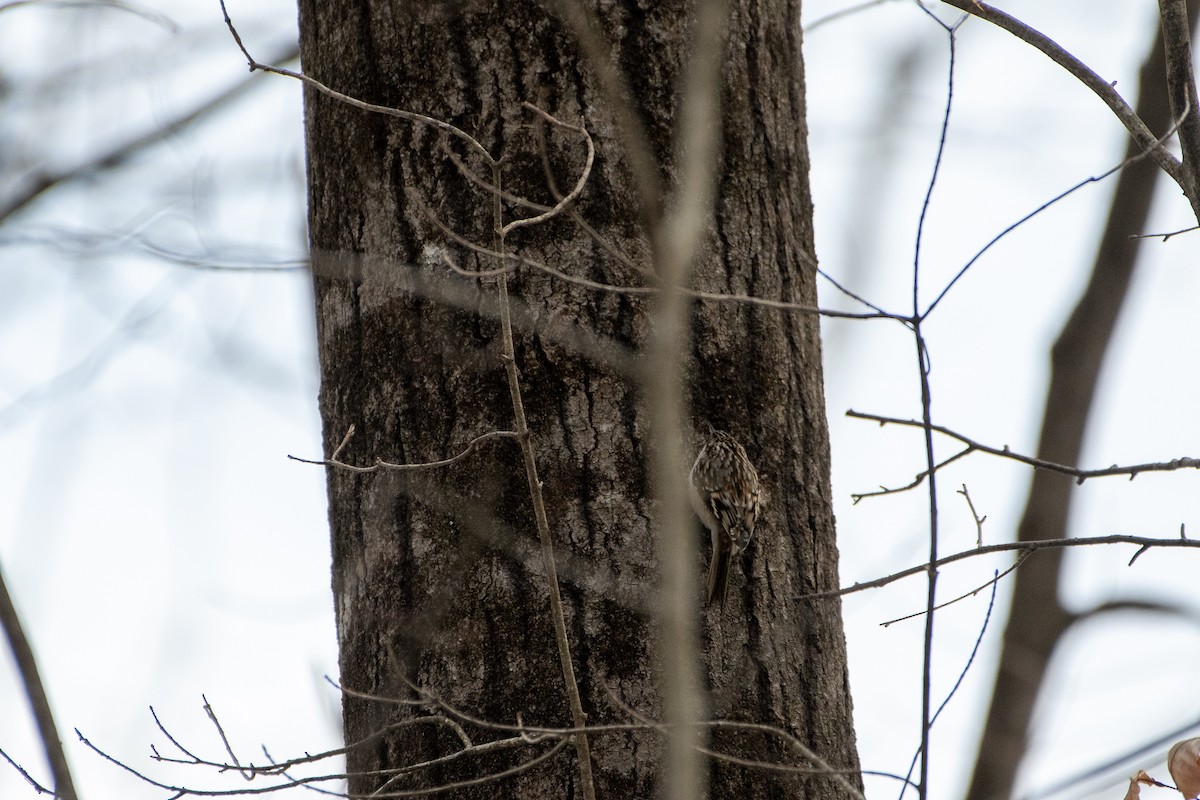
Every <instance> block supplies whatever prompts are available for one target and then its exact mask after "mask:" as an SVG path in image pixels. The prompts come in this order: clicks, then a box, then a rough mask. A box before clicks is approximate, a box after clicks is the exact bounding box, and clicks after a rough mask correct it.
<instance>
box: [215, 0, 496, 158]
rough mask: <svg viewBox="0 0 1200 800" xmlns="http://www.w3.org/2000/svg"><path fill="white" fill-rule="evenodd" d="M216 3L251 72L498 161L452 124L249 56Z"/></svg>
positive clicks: (223, 6) (238, 36) (472, 138)
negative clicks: (426, 130)
mask: <svg viewBox="0 0 1200 800" xmlns="http://www.w3.org/2000/svg"><path fill="white" fill-rule="evenodd" d="M219 2H220V4H221V13H222V14H223V15H224V17H225V26H226V27H227V28H229V33H230V35H232V36H233V40H234V42H236V43H237V46H238V49H239V50H241V51H242V55H243V56H245V57H246V62H247V63H248V64H249V65H250V71H251V72H254V71H255V70H260V71H262V72H269V73H272V74H274V75H282V76H283V77H285V78H294V79H295V80H298V81H300V82H301V83H303V84H304V85H305V86H308V87H311V88H313V89H315V90H317V91H318V92H320V93H321V94H323V95H325V96H326V97H331V98H333V99H334V100H337V101H338V102H340V103H345V104H346V105H348V106H353V107H354V108H358V109H361V110H363V111H370V112H372V113H374V114H383V115H384V116H388V117H395V118H397V119H403V120H407V121H408V122H416V123H419V124H421V125H428V126H429V127H431V128H436V129H437V130H439V131H441V132H442V133H446V134H449V135H450V136H454V137H455V138H457V139H459V140H460V141H462V142H464V143H466V145H467V146H468V147H470V148H471V149H472V150H474V151H475V152H476V153H478V154H479V155H480V156H482V157H483V159H484V161H486V162H487V163H488V165H489V166H492V167H495V166H496V165H497V163H498V162H497V161H496V159H494V158H493V157H492V154H491V153H489V152H488V150H487V148H486V147H484V146H483V145H482V144H480V143H479V140H478V139H476V138H475V137H474V136H472V135H471V134H469V133H467V132H466V131H464V130H463V129H462V128H459V127H458V126H456V125H451V124H450V123H449V122H446V121H444V120H440V119H436V118H434V117H430V116H426V115H425V114H417V113H415V112H413V111H403V110H401V109H399V108H392V107H391V106H381V105H377V104H376V103H367V102H364V101H362V100H359V99H358V98H355V97H351V96H350V95H348V94H343V93H341V92H339V91H337V90H336V89H331V88H330V87H328V86H326V85H325V84H323V83H321V82H320V81H318V80H316V79H315V78H311V77H309V76H308V75H305V74H303V73H300V72H293V71H292V70H290V69H283V68H282V67H273V66H271V65H270V64H263V63H262V62H260V61H255V60H254V56H252V55H250V51H249V50H247V49H246V45H244V44H243V43H242V37H241V34H239V33H238V31H237V28H235V27H234V25H233V20H231V19H230V18H229V12H228V11H226V10H225V0H219Z"/></svg>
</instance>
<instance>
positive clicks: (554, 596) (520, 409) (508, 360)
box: [492, 115, 596, 800]
mask: <svg viewBox="0 0 1200 800" xmlns="http://www.w3.org/2000/svg"><path fill="white" fill-rule="evenodd" d="M546 116H548V115H546ZM551 119H552V118H551ZM588 144H589V153H590V152H591V151H590V145H591V138H590V137H589V138H588ZM590 167H591V159H590V157H589V160H588V164H587V168H588V169H590ZM585 174H586V171H585ZM492 182H493V183H494V184H495V185H496V186H497V187H502V186H503V185H504V184H503V179H502V175H501V171H500V165H499V164H495V165H493V166H492ZM576 188H577V189H580V190H582V184H579V185H577V187H576ZM565 205H566V202H565V200H564V201H563V202H560V203H559V204H558V206H556V209H558V210H561V209H562V208H563V207H564V206H565ZM492 213H493V225H494V230H495V232H496V244H495V248H496V251H497V252H499V253H503V252H504V250H505V247H504V236H505V233H506V232H507V231H508V228H507V227H506V226H505V225H504V211H503V208H502V206H501V204H500V195H499V194H496V195H493V202H492ZM550 213H551V212H547V214H550ZM553 213H557V211H554V212H553ZM542 216H543V217H544V218H545V217H546V215H542ZM497 288H498V291H499V298H500V337H501V346H502V348H503V353H504V358H503V360H504V371H505V374H506V375H507V376H508V395H509V400H510V402H511V404H512V411H513V422H514V427H515V428H516V434H517V441H518V442H519V443H520V445H521V455H522V457H523V460H524V462H525V478H526V482H527V483H528V484H529V495H530V499H531V501H532V503H533V516H534V521H535V523H536V526H537V533H538V541H539V542H540V543H541V549H542V567H543V569H545V571H546V584H547V586H546V589H547V592H548V594H549V595H550V616H551V622H552V623H553V625H554V640H555V643H556V644H557V647H558V659H559V666H560V668H561V669H562V676H563V685H564V687H565V689H566V693H567V703H568V705H569V706H570V709H571V718H572V721H573V722H574V723H575V727H577V728H582V727H584V726H585V725H586V724H587V714H586V713H585V712H584V710H583V700H582V698H581V697H580V694H579V682H578V681H577V680H576V678H575V667H574V665H573V663H572V658H571V642H570V640H569V639H568V638H567V623H566V613H565V612H564V611H563V604H562V593H561V590H560V589H559V586H558V566H557V565H556V564H555V561H554V540H553V538H552V537H551V534H550V522H549V519H548V517H547V515H546V504H545V501H544V499H543V497H542V481H541V479H540V478H539V477H538V468H537V457H536V455H535V453H534V451H533V436H532V434H531V432H530V430H529V424H528V422H527V421H526V419H525V400H524V398H523V397H522V393H521V375H520V370H518V369H517V354H516V345H515V343H514V339H513V326H512V315H511V313H510V311H509V304H508V276H507V275H503V274H502V275H500V277H499V279H498V280H497ZM571 741H572V743H573V744H574V745H575V754H576V756H577V758H578V761H579V776H580V784H581V786H582V790H583V795H584V798H586V800H596V788H595V785H594V781H593V779H592V756H591V748H590V746H589V744H588V737H587V734H586V733H578V734H575V735H574V736H572V737H571ZM562 744H565V741H564V742H563V743H562Z"/></svg>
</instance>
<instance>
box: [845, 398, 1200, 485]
mask: <svg viewBox="0 0 1200 800" xmlns="http://www.w3.org/2000/svg"><path fill="white" fill-rule="evenodd" d="M846 416H847V417H853V418H855V419H866V420H872V421H874V422H878V423H879V424H880V425H889V424H890V425H903V426H906V427H910V428H922V429H924V428H928V429H929V430H931V431H935V432H937V433H940V434H943V435H945V436H949V437H950V438H952V439H957V440H958V441H960V442H962V443H963V444H965V445H966V446H967V449H966V450H963V451H962V452H960V453H958V454H957V455H955V456H953V457H951V458H949V459H947V460H946V461H943V462H941V463H940V464H938V465H936V467H935V468H934V472H936V471H937V470H938V469H940V468H941V467H943V466H945V465H946V464H948V463H950V462H951V461H956V460H958V459H959V458H962V457H963V456H965V455H968V454H969V453H973V452H979V453H988V454H989V455H994V456H1000V457H1001V458H1007V459H1011V460H1012V461H1017V462H1020V463H1022V464H1028V465H1029V466H1031V467H1034V468H1036V469H1044V470H1049V471H1050V472H1059V473H1062V474H1063V475H1070V476H1071V477H1073V478H1075V482H1076V483H1083V482H1084V481H1086V480H1087V479H1088V478H1106V477H1109V476H1112V475H1128V476H1129V478H1130V480H1132V479H1133V478H1136V477H1137V476H1138V475H1139V474H1140V473H1143V472H1175V471H1177V470H1181V469H1200V458H1192V457H1182V458H1175V459H1172V460H1170V461H1155V462H1151V463H1147V464H1132V465H1129V466H1120V465H1117V464H1113V465H1112V466H1111V467H1104V468H1102V469H1079V468H1078V467H1069V466H1067V465H1066V464H1057V463H1055V462H1053V461H1047V460H1045V459H1043V458H1036V457H1034V456H1026V455H1022V454H1020V453H1014V452H1013V451H1012V450H1009V449H1008V446H1007V445H1005V446H1004V447H992V446H990V445H986V444H981V443H980V442H977V441H975V440H974V439H971V438H970V437H968V436H964V435H963V434H961V433H958V432H957V431H953V430H950V429H949V428H947V427H944V426H942V425H932V424H929V425H926V424H925V423H923V422H919V421H917V420H914V419H899V418H897V417H884V416H880V415H878V414H865V413H862V412H859V411H854V410H853V409H851V410H850V411H847V412H846ZM928 474H929V471H926V472H923V473H921V475H918V476H917V479H916V481H914V482H913V483H912V484H910V485H909V486H906V487H903V488H901V489H889V490H885V491H882V492H869V493H866V494H861V495H853V496H854V497H857V498H862V497H870V496H873V495H878V494H890V493H894V492H899V491H904V490H905V489H911V488H913V487H914V486H917V485H919V484H920V482H921V480H922V479H923V478H924V477H926V476H927V475H928Z"/></svg>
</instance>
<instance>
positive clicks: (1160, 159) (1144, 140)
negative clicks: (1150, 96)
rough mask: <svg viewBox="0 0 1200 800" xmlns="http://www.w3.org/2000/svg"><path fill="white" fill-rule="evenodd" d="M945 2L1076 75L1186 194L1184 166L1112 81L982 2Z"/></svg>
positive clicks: (949, 0) (959, 0) (1021, 23)
mask: <svg viewBox="0 0 1200 800" xmlns="http://www.w3.org/2000/svg"><path fill="white" fill-rule="evenodd" d="M942 2H943V3H945V4H946V5H950V6H953V7H955V8H957V9H958V10H960V11H965V12H967V13H968V14H971V15H973V16H976V17H979V18H981V19H984V20H987V21H988V22H990V23H992V24H993V25H995V26H997V27H998V28H1002V29H1004V30H1006V31H1008V32H1009V33H1011V34H1012V35H1014V36H1016V37H1017V38H1018V39H1020V40H1021V41H1023V42H1025V43H1026V44H1029V45H1032V46H1033V47H1035V48H1037V49H1038V50H1040V51H1042V53H1043V54H1045V55H1046V57H1047V58H1049V59H1050V60H1051V61H1053V62H1054V63H1056V64H1058V65H1059V66H1061V67H1062V68H1063V69H1065V70H1066V71H1067V72H1069V73H1071V74H1072V75H1074V76H1075V77H1076V78H1077V79H1078V80H1079V82H1080V83H1082V84H1083V85H1084V86H1086V87H1087V88H1089V89H1091V90H1092V92H1093V93H1095V94H1096V96H1097V97H1099V98H1100V99H1101V100H1103V101H1104V104H1105V105H1107V106H1108V107H1109V108H1110V109H1111V110H1112V112H1113V113H1114V114H1116V116H1117V119H1118V120H1120V122H1121V124H1122V125H1124V126H1125V129H1126V130H1128V131H1129V133H1130V135H1132V136H1133V138H1134V140H1135V141H1136V142H1137V144H1138V146H1139V147H1140V148H1141V149H1142V151H1143V152H1145V153H1147V154H1148V155H1149V156H1150V157H1151V158H1153V159H1154V163H1156V164H1158V166H1159V167H1161V168H1162V170H1163V171H1164V172H1166V173H1167V174H1168V175H1170V176H1171V178H1172V179H1173V180H1174V181H1175V182H1176V183H1178V184H1179V185H1180V186H1181V187H1182V188H1184V191H1185V192H1186V191H1187V187H1186V186H1184V183H1185V181H1184V173H1183V165H1182V164H1181V163H1180V162H1179V160H1178V159H1177V158H1175V156H1173V155H1171V154H1170V153H1169V152H1168V151H1167V149H1166V148H1165V147H1164V146H1163V145H1162V143H1161V142H1159V141H1158V139H1157V137H1155V135H1154V134H1153V132H1151V130H1150V128H1149V127H1147V125H1146V123H1145V122H1143V121H1142V118H1141V117H1139V116H1138V115H1137V114H1136V113H1134V110H1133V109H1132V108H1130V107H1129V104H1128V103H1126V102H1125V100H1124V99H1123V98H1122V97H1121V95H1120V94H1118V93H1117V90H1116V89H1114V88H1113V84H1112V82H1110V81H1106V80H1104V79H1103V78H1101V77H1100V76H1099V75H1097V74H1096V73H1095V72H1093V71H1092V70H1091V69H1090V68H1089V67H1088V66H1087V65H1086V64H1084V63H1083V62H1082V61H1080V60H1079V59H1078V58H1076V57H1075V56H1073V55H1071V54H1070V53H1069V52H1067V51H1066V50H1064V49H1063V48H1062V47H1060V46H1059V45H1058V44H1057V43H1056V42H1055V41H1054V40H1052V39H1051V38H1050V37H1049V36H1046V35H1045V34H1043V33H1041V32H1040V31H1037V30H1034V29H1033V28H1031V27H1029V26H1028V25H1026V24H1025V23H1024V22H1021V21H1020V20H1019V19H1016V18H1015V17H1012V16H1009V15H1008V14H1005V13H1004V12H1003V11H1001V10H999V9H997V8H994V7H992V6H989V5H988V4H987V3H984V2H981V0H942Z"/></svg>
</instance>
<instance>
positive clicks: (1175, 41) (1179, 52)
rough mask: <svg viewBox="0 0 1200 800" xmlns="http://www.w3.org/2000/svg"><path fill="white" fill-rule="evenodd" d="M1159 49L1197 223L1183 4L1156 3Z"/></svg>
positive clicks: (1191, 86)
mask: <svg viewBox="0 0 1200 800" xmlns="http://www.w3.org/2000/svg"><path fill="white" fill-rule="evenodd" d="M1158 10H1159V17H1160V19H1161V21H1162V37H1163V45H1164V47H1163V49H1164V51H1165V55H1166V62H1167V76H1166V77H1167V91H1168V93H1169V96H1170V98H1171V116H1173V117H1174V118H1175V119H1177V120H1182V121H1181V122H1180V123H1179V145H1180V149H1181V150H1182V152H1183V180H1184V183H1185V188H1186V189H1187V191H1186V194H1187V197H1188V200H1190V201H1191V203H1192V213H1193V214H1195V216H1196V220H1197V221H1198V222H1200V194H1198V191H1197V190H1198V188H1200V107H1198V106H1197V102H1196V79H1195V77H1194V76H1193V74H1192V37H1191V23H1190V22H1189V21H1188V8H1187V0H1159V3H1158Z"/></svg>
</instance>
